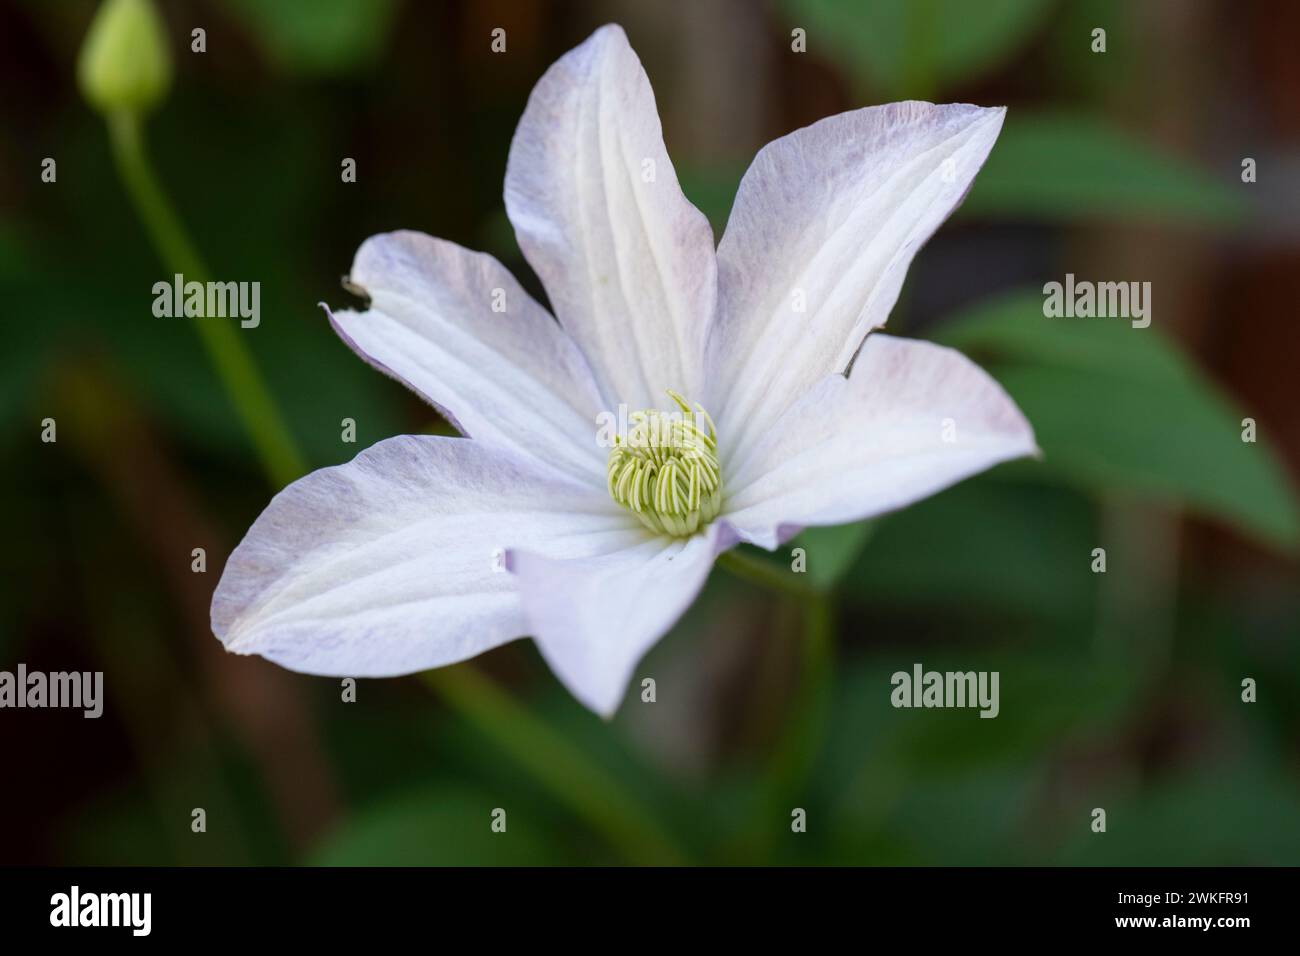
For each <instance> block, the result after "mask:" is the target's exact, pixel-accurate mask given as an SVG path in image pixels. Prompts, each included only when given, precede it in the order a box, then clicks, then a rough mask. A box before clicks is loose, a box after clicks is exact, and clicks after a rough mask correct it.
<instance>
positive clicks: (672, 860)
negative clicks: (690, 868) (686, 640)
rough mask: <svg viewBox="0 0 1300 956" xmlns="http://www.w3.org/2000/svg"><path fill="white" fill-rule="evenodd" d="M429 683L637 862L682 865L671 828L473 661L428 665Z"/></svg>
mask: <svg viewBox="0 0 1300 956" xmlns="http://www.w3.org/2000/svg"><path fill="white" fill-rule="evenodd" d="M422 676H423V678H424V680H425V682H426V683H427V684H428V685H429V686H430V687H432V688H433V689H434V690H436V691H437V692H438V693H439V694H440V695H441V696H442V698H443V699H444V700H445V701H447V702H448V703H449V704H451V705H452V706H453V707H454V708H455V709H456V710H457V711H458V712H460V713H461V714H462V715H464V716H466V717H468V718H470V720H471V721H472V722H473V723H474V724H475V725H476V726H477V727H478V728H479V730H481V731H483V732H484V733H485V734H486V735H487V736H489V737H491V738H492V740H493V741H495V743H496V744H497V745H498V746H499V747H501V749H502V750H504V751H505V752H506V753H508V754H509V755H510V757H511V758H512V759H514V761H515V762H516V763H518V764H520V765H521V766H522V767H524V768H525V769H526V770H528V771H529V772H530V773H531V774H532V775H533V777H535V778H536V779H537V780H538V781H539V782H540V783H541V784H542V785H543V786H544V787H545V788H546V789H547V790H549V791H550V792H551V794H552V795H554V796H555V797H556V798H557V799H559V800H560V801H561V802H563V803H564V804H565V805H566V806H568V807H569V809H571V810H573V811H575V812H576V813H577V814H578V815H579V816H581V817H582V818H583V819H585V820H587V821H589V822H590V823H591V824H592V825H593V826H594V827H595V828H596V829H597V830H599V831H600V832H602V833H603V834H604V835H605V837H606V839H608V840H609V842H610V844H611V845H613V846H615V847H616V848H617V849H618V850H619V851H620V852H621V853H622V854H623V855H624V856H625V857H627V859H628V860H629V861H631V862H636V863H650V864H654V865H663V866H671V865H680V864H681V863H683V862H684V857H683V854H682V852H681V851H680V850H679V849H678V848H677V847H676V845H675V844H674V842H673V840H672V838H671V837H670V836H669V834H668V833H667V832H666V831H665V830H663V829H662V828H661V827H660V826H659V824H658V823H657V822H656V821H655V820H654V818H653V817H651V816H650V814H649V813H648V812H647V811H646V810H645V809H644V808H643V807H642V806H641V804H640V803H638V802H637V801H636V800H635V799H634V798H633V797H632V796H631V795H630V794H629V793H627V792H626V791H625V790H624V789H623V788H622V787H621V786H620V785H619V783H618V781H617V780H616V779H615V778H614V777H612V776H610V775H609V774H608V773H606V772H605V771H604V770H603V769H601V768H600V767H599V766H597V765H596V764H593V763H592V762H591V761H589V760H588V759H587V758H586V756H585V755H584V754H583V753H582V751H581V750H579V749H578V748H577V747H575V746H573V744H571V743H570V742H569V740H568V739H567V738H565V737H563V736H561V735H560V734H558V733H556V732H555V731H553V730H552V729H551V728H550V727H548V726H547V725H546V724H544V723H542V722H541V721H539V720H537V719H536V718H535V717H533V716H532V715H531V714H529V713H528V712H527V711H526V710H525V709H524V708H522V707H520V706H519V704H517V703H515V701H514V700H513V699H512V698H511V697H510V696H509V695H508V694H505V693H503V692H502V691H501V689H500V688H499V687H497V685H496V684H494V683H493V682H492V681H491V680H489V679H488V678H486V677H484V676H483V674H482V673H481V672H480V671H478V670H476V669H475V668H474V667H472V666H470V665H465V664H462V665H459V666H457V667H444V668H441V669H439V670H433V671H425V672H424V674H423V675H422Z"/></svg>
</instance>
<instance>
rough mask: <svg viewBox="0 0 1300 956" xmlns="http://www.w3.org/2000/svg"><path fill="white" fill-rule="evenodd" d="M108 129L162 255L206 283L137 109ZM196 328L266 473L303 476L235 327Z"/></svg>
mask: <svg viewBox="0 0 1300 956" xmlns="http://www.w3.org/2000/svg"><path fill="white" fill-rule="evenodd" d="M108 132H109V140H110V141H111V143H112V146H113V158H114V159H115V160H116V162H117V169H118V173H119V175H120V176H121V177H122V181H123V183H124V184H125V185H126V188H127V192H128V193H129V194H130V197H131V201H132V202H133V203H134V204H135V209H136V212H137V213H138V214H139V216H140V219H141V220H142V221H143V223H144V226H145V229H146V230H147V231H148V233H149V238H150V239H151V240H152V242H153V245H154V249H155V251H156V252H157V253H158V256H159V257H160V258H161V259H162V260H163V263H164V264H165V265H166V266H167V268H168V269H169V270H170V271H172V272H174V273H177V274H180V275H183V276H185V279H186V281H195V282H204V283H206V282H207V281H209V279H210V278H211V276H210V274H209V273H208V270H207V267H206V266H205V265H204V263H203V260H202V259H201V258H200V257H199V254H198V251H197V250H196V249H195V247H194V244H193V243H192V242H191V241H190V239H189V236H188V235H187V234H186V232H185V227H184V226H183V225H182V224H181V221H180V218H179V217H178V216H177V215H176V213H175V211H174V210H173V209H172V206H171V203H170V202H169V201H168V199H167V195H166V194H165V193H164V192H163V190H162V187H161V186H160V185H159V183H158V177H157V176H156V175H155V174H154V171H153V168H152V166H151V165H150V163H149V156H148V151H147V149H146V147H145V142H144V129H143V126H142V125H141V122H140V116H139V114H137V113H134V112H130V111H118V112H116V113H111V114H109V116H108ZM194 328H195V330H196V331H197V332H198V333H199V339H200V341H201V342H202V343H203V347H204V349H205V350H206V351H207V353H208V358H209V359H211V361H212V364H213V366H214V367H215V369H216V371H217V376H218V377H219V378H220V379H221V384H222V385H223V386H224V388H225V390H226V393H227V394H228V395H229V396H230V399H231V401H232V402H233V403H234V405H235V411H236V412H237V413H238V415H239V417H240V420H241V421H242V422H243V424H244V428H245V429H247V431H248V434H249V436H250V437H251V438H252V441H253V445H254V447H255V448H256V450H257V453H258V456H259V458H260V459H261V462H262V467H263V468H264V469H265V471H266V474H267V477H269V478H270V479H271V481H272V482H273V483H274V484H275V485H277V486H283V485H287V484H289V482H291V481H293V480H294V479H296V478H299V477H301V476H302V474H303V473H304V472H305V471H306V467H305V465H304V463H303V458H302V456H301V454H299V452H298V448H297V445H296V444H295V443H294V440H293V436H292V435H290V433H289V429H288V427H287V426H286V425H285V423H284V419H283V418H282V417H281V415H280V411H279V409H278V408H277V407H276V404H275V401H274V400H273V399H272V398H271V394H270V392H269V391H268V390H267V388H266V385H265V384H264V383H263V381H262V378H261V376H260V375H259V374H258V371H257V366H256V365H254V364H253V359H252V356H251V355H250V354H249V352H248V350H247V349H246V348H245V347H244V343H243V342H242V341H241V340H240V338H239V333H238V332H237V331H236V330H235V327H234V326H233V325H232V324H231V323H229V322H223V321H217V320H214V319H213V318H211V317H208V318H203V317H200V318H198V319H197V320H196V321H195V323H194Z"/></svg>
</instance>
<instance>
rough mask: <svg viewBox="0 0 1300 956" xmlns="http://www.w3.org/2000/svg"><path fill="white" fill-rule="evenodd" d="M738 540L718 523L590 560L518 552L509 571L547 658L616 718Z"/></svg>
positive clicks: (577, 690)
mask: <svg viewBox="0 0 1300 956" xmlns="http://www.w3.org/2000/svg"><path fill="white" fill-rule="evenodd" d="M735 541H736V537H735V534H734V532H732V530H731V529H730V528H729V527H727V526H726V524H725V523H723V522H714V523H713V524H712V525H710V526H709V527H708V529H706V530H705V531H702V532H701V533H700V534H697V535H695V536H694V537H692V538H687V539H684V540H682V539H678V540H672V539H668V538H655V539H653V540H649V541H646V542H644V543H642V544H639V545H636V546H634V547H630V548H626V549H624V550H622V551H619V552H617V553H613V554H604V555H601V556H599V557H593V558H587V559H579V560H557V559H554V558H550V557H546V556H544V555H540V554H535V553H531V552H529V551H527V550H524V551H512V552H511V554H510V570H511V571H512V572H513V573H514V574H515V575H516V576H517V577H518V579H519V593H520V596H521V598H522V600H523V604H524V609H525V611H526V612H527V614H528V620H529V623H530V624H531V625H532V628H533V637H534V639H535V640H536V641H537V645H538V647H539V648H540V650H541V652H542V656H543V657H545V658H546V661H547V663H548V664H550V665H551V669H552V670H553V671H555V674H556V676H557V677H559V678H560V680H561V681H563V682H564V685H565V686H566V687H568V688H569V691H570V692H571V693H572V694H573V696H574V697H576V698H578V700H580V701H581V702H582V703H583V704H585V705H586V706H587V707H589V708H591V709H592V710H594V711H596V712H597V713H598V714H600V715H601V716H603V717H610V716H612V715H613V714H614V711H616V710H617V709H618V705H619V703H620V702H621V701H622V699H623V694H624V691H625V690H626V688H627V684H628V681H629V680H630V679H631V677H632V671H633V669H634V668H635V667H636V665H637V663H638V662H639V661H640V660H641V658H642V656H644V654H645V653H646V651H648V650H649V649H650V648H651V647H653V646H654V644H655V643H656V642H657V641H658V640H659V638H660V637H662V636H663V635H664V634H665V633H667V631H668V630H669V628H671V627H672V626H673V624H674V623H676V621H677V619H678V618H679V617H680V616H681V615H682V612H683V611H685V610H686V608H687V607H689V606H690V604H691V602H692V601H694V600H695V596H696V594H698V593H699V590H700V588H701V587H703V586H704V582H705V580H706V579H707V578H708V576H709V569H710V568H711V567H712V566H713V559H714V558H715V557H716V556H717V555H718V553H719V552H720V551H723V550H725V549H726V548H728V547H730V546H731V545H732V544H734V543H735Z"/></svg>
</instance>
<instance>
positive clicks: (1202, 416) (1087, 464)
mask: <svg viewBox="0 0 1300 956" xmlns="http://www.w3.org/2000/svg"><path fill="white" fill-rule="evenodd" d="M1042 303H1043V297H1042V296H1041V295H1040V294H1038V293H1034V292H1028V293H1016V294H1013V295H1011V296H1008V297H1005V298H1001V299H998V300H996V301H994V302H992V303H989V304H987V305H984V306H982V307H979V308H978V309H976V310H975V311H974V312H972V313H970V314H968V315H966V316H964V317H962V318H959V319H957V320H955V321H954V322H953V323H952V324H951V325H949V326H947V327H946V328H944V329H943V330H942V331H941V333H940V335H939V336H938V337H939V339H940V340H941V341H942V342H944V343H945V344H948V345H952V346H954V347H956V348H958V349H960V350H962V351H963V352H967V353H971V354H973V355H974V356H976V357H979V358H985V357H988V356H993V357H994V358H995V359H996V360H998V362H999V364H995V365H993V366H991V367H990V371H991V372H992V373H993V375H994V376H995V377H996V378H997V379H998V381H1000V382H1001V383H1002V385H1003V386H1004V387H1005V388H1006V389H1007V391H1008V392H1009V393H1010V394H1011V396H1012V397H1013V398H1014V399H1015V400H1016V402H1017V403H1018V404H1019V405H1020V408H1021V409H1022V410H1023V411H1024V413H1025V415H1026V416H1027V417H1028V418H1029V421H1030V423H1031V424H1032V425H1033V426H1034V431H1035V433H1036V434H1037V436H1038V444H1039V447H1041V448H1042V450H1043V454H1044V458H1043V463H1042V467H1043V468H1045V469H1047V470H1048V471H1049V472H1051V473H1054V474H1056V475H1059V476H1060V477H1061V478H1063V479H1065V480H1067V481H1069V482H1072V483H1074V484H1076V485H1078V486H1080V487H1082V488H1085V489H1089V490H1092V491H1110V490H1129V491H1136V492H1140V493H1143V494H1147V495H1151V496H1153V497H1156V498H1159V499H1162V500H1165V501H1169V502H1173V503H1179V504H1183V505H1186V506H1187V507H1189V508H1191V509H1192V510H1194V511H1197V512H1200V513H1202V514H1205V515H1208V516H1212V517H1217V518H1220V519H1223V520H1226V521H1229V522H1231V523H1232V524H1234V525H1235V526H1237V527H1238V528H1240V529H1242V530H1243V531H1247V532H1249V533H1251V534H1253V535H1255V536H1256V537H1258V538H1260V539H1261V540H1264V541H1266V542H1270V543H1272V544H1274V545H1279V546H1284V547H1288V548H1293V547H1294V546H1295V545H1296V543H1297V540H1300V517H1298V516H1297V510H1296V502H1295V497H1294V494H1293V492H1292V489H1291V486H1290V482H1289V479H1288V477H1287V475H1286V473H1285V471H1284V470H1283V468H1282V466H1281V464H1280V462H1279V459H1278V456H1277V455H1276V453H1275V452H1274V451H1273V449H1272V447H1271V446H1270V444H1269V442H1268V441H1267V438H1266V435H1264V434H1259V435H1258V436H1257V439H1258V440H1257V441H1256V442H1254V443H1248V442H1244V441H1242V437H1241V433H1242V424H1241V423H1242V420H1243V418H1245V417H1247V415H1246V413H1244V412H1243V411H1241V410H1240V409H1238V408H1237V407H1236V406H1235V405H1234V404H1233V402H1232V401H1231V400H1230V399H1228V398H1227V397H1226V396H1225V395H1224V394H1223V393H1222V392H1221V391H1220V390H1219V389H1218V388H1217V387H1216V386H1215V385H1214V384H1213V383H1212V382H1210V381H1209V379H1208V378H1206V376H1204V375H1203V374H1202V373H1200V372H1199V371H1198V370H1197V369H1196V368H1195V367H1194V366H1193V365H1192V364H1191V362H1190V361H1188V359H1187V358H1186V357H1185V356H1183V355H1182V353H1181V352H1179V351H1178V349H1177V348H1176V347H1175V346H1174V345H1173V344H1172V343H1171V342H1170V341H1169V340H1168V339H1167V338H1166V337H1165V336H1164V335H1163V334H1161V333H1160V332H1159V331H1158V329H1157V328H1156V327H1155V326H1154V325H1153V326H1152V327H1150V328H1146V329H1135V328H1133V327H1132V326H1131V325H1130V324H1129V323H1128V322H1126V321H1123V320H1119V319H1101V318H1093V319H1064V318H1046V317H1044V315H1043V309H1042ZM1261 430H1262V426H1261Z"/></svg>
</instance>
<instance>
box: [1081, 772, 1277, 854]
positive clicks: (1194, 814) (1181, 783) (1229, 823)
mask: <svg viewBox="0 0 1300 956" xmlns="http://www.w3.org/2000/svg"><path fill="white" fill-rule="evenodd" d="M1097 806H1100V807H1104V808H1105V809H1106V834H1105V836H1100V837H1099V836H1098V835H1097V834H1095V833H1093V832H1091V830H1090V829H1089V828H1088V821H1089V820H1090V815H1089V814H1090V811H1091V808H1092V807H1097ZM1073 822H1074V823H1075V829H1074V839H1073V840H1072V841H1071V842H1070V843H1069V844H1068V845H1067V846H1066V847H1065V848H1064V851H1063V854H1062V860H1061V862H1062V863H1064V864H1066V865H1071V866H1289V865H1293V864H1294V863H1295V860H1296V859H1297V858H1298V857H1300V799H1297V797H1296V779H1295V777H1294V775H1293V774H1292V773H1290V772H1288V771H1287V770H1286V768H1285V764H1284V763H1283V762H1281V761H1279V760H1278V759H1277V758H1276V757H1274V756H1268V755H1265V754H1262V753H1261V754H1249V755H1246V756H1243V757H1239V758H1237V759H1235V760H1229V761H1228V762H1227V763H1226V764H1222V765H1218V766H1215V765H1209V766H1205V765H1202V766H1200V767H1197V768H1195V769H1192V770H1187V771H1183V772H1181V773H1178V774H1177V775H1174V776H1170V777H1167V778H1165V779H1162V780H1160V781H1159V782H1158V783H1157V784H1155V785H1154V786H1151V787H1147V788H1143V789H1142V790H1137V791H1129V792H1125V791H1124V790H1122V789H1121V790H1116V789H1114V788H1112V790H1111V792H1109V793H1094V794H1091V795H1089V798H1088V799H1087V800H1086V801H1084V802H1081V803H1077V804H1076V806H1075V808H1074V812H1073Z"/></svg>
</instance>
